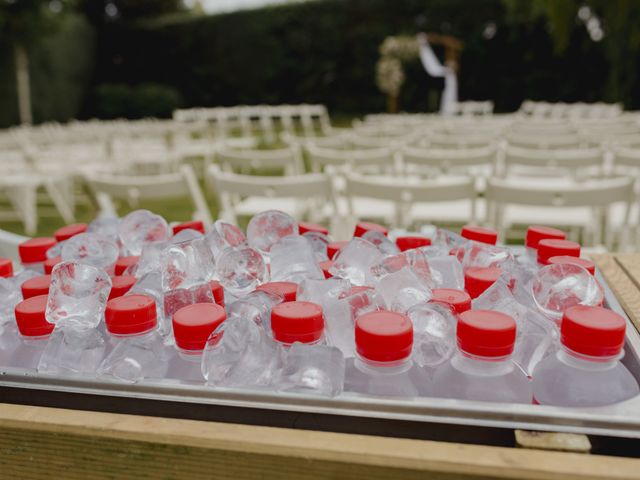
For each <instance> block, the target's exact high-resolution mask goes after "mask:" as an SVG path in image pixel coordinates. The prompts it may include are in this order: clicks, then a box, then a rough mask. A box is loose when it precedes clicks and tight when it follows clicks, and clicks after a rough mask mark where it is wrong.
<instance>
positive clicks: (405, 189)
mask: <svg viewBox="0 0 640 480" xmlns="http://www.w3.org/2000/svg"><path fill="white" fill-rule="evenodd" d="M345 193H346V195H347V198H348V200H349V209H350V213H353V200H354V198H356V197H361V198H373V199H377V200H387V201H391V202H394V204H395V210H396V217H397V218H396V222H397V224H398V225H401V226H408V223H409V222H407V216H408V211H409V209H410V207H411V204H412V203H416V202H417V203H420V202H434V203H435V202H449V201H454V200H469V201H470V202H471V210H472V217H475V200H476V190H475V181H474V179H473V178H471V177H467V176H457V177H440V178H438V179H435V180H420V179H416V178H413V179H411V180H410V179H408V178H406V177H381V176H370V175H360V174H357V173H348V174H347V175H346V189H345Z"/></svg>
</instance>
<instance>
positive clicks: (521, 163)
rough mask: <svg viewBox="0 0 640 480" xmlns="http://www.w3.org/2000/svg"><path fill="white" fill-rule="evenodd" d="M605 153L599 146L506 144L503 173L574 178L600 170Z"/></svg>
mask: <svg viewBox="0 0 640 480" xmlns="http://www.w3.org/2000/svg"><path fill="white" fill-rule="evenodd" d="M603 167H604V155H603V152H602V150H600V149H599V148H583V149H550V150H547V149H536V148H522V147H513V146H507V147H506V148H505V151H504V156H503V165H502V168H501V171H502V172H501V173H502V176H513V175H524V176H547V177H554V176H570V177H571V178H574V179H576V180H579V179H584V178H587V177H590V176H591V177H598V176H601V175H602V173H603Z"/></svg>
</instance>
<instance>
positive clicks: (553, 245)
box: [538, 238, 580, 265]
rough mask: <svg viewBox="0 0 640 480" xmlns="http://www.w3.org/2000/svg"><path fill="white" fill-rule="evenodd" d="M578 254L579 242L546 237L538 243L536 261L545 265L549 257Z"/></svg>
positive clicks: (574, 255) (577, 255)
mask: <svg viewBox="0 0 640 480" xmlns="http://www.w3.org/2000/svg"><path fill="white" fill-rule="evenodd" d="M566 255H568V256H570V257H579V256H580V244H579V243H576V242H572V241H571V240H555V239H553V238H548V239H546V240H540V242H539V243H538V263H541V264H542V265H547V263H548V262H549V259H550V258H551V257H559V256H566Z"/></svg>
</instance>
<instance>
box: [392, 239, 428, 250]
mask: <svg viewBox="0 0 640 480" xmlns="http://www.w3.org/2000/svg"><path fill="white" fill-rule="evenodd" d="M396 245H397V246H398V248H399V249H400V251H401V252H406V251H407V250H411V249H413V248H420V247H428V246H429V245H431V239H430V238H427V237H420V236H407V237H398V238H396Z"/></svg>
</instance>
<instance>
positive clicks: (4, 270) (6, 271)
mask: <svg viewBox="0 0 640 480" xmlns="http://www.w3.org/2000/svg"><path fill="white" fill-rule="evenodd" d="M11 276H13V263H12V262H11V259H10V258H0V277H4V278H8V277H11Z"/></svg>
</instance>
